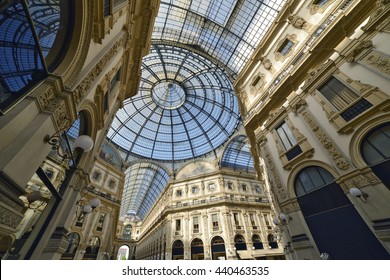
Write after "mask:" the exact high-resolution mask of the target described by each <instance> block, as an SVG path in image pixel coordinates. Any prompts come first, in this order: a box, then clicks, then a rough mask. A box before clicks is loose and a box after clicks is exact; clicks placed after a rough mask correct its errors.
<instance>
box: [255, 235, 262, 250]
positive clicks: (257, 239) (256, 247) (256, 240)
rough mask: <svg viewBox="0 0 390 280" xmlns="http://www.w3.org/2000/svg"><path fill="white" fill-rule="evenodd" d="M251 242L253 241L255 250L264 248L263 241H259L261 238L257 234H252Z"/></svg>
mask: <svg viewBox="0 0 390 280" xmlns="http://www.w3.org/2000/svg"><path fill="white" fill-rule="evenodd" d="M252 242H253V247H255V250H257V249H264V247H263V243H262V242H261V238H260V236H259V235H257V234H254V235H253V236H252Z"/></svg>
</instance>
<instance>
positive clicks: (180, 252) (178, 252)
mask: <svg viewBox="0 0 390 280" xmlns="http://www.w3.org/2000/svg"><path fill="white" fill-rule="evenodd" d="M183 257H184V244H183V241H181V240H176V241H175V242H173V244H172V259H173V260H180V259H183Z"/></svg>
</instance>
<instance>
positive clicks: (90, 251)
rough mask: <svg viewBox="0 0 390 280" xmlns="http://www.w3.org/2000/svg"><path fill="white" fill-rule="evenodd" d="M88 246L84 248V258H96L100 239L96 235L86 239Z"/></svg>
mask: <svg viewBox="0 0 390 280" xmlns="http://www.w3.org/2000/svg"><path fill="white" fill-rule="evenodd" d="M88 244H89V246H88V247H87V249H86V250H85V254H84V259H96V258H97V254H98V252H99V248H100V239H99V237H97V236H94V237H92V238H91V239H89V241H88Z"/></svg>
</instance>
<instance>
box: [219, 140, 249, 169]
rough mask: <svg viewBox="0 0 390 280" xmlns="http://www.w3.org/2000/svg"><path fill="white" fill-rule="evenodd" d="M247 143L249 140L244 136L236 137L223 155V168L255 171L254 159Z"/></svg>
mask: <svg viewBox="0 0 390 280" xmlns="http://www.w3.org/2000/svg"><path fill="white" fill-rule="evenodd" d="M247 142H248V138H247V137H246V136H244V135H240V136H237V137H235V138H234V139H233V140H232V141H231V142H230V143H229V145H228V146H227V147H226V150H225V151H224V153H223V156H222V161H221V166H223V167H230V168H233V169H235V170H245V171H254V170H255V167H254V163H253V157H252V154H251V152H250V150H249V145H248V143H247Z"/></svg>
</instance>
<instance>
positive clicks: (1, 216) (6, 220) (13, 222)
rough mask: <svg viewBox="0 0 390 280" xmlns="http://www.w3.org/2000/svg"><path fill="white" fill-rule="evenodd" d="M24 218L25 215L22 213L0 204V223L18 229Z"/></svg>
mask: <svg viewBox="0 0 390 280" xmlns="http://www.w3.org/2000/svg"><path fill="white" fill-rule="evenodd" d="M22 219H23V215H22V214H21V213H15V212H12V211H11V210H9V209H7V208H5V207H3V206H2V205H0V224H2V225H6V226H9V227H11V228H14V229H16V227H17V226H18V225H19V223H20V222H21V221H22Z"/></svg>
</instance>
